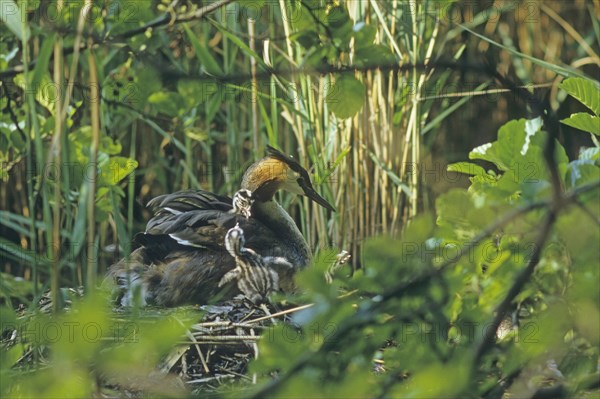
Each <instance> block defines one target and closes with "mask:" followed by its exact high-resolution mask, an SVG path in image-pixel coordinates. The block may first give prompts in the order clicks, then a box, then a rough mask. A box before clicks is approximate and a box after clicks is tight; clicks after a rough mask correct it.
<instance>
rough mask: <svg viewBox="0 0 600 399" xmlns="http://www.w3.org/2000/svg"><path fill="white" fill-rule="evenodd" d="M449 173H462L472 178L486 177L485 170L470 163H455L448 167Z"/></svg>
mask: <svg viewBox="0 0 600 399" xmlns="http://www.w3.org/2000/svg"><path fill="white" fill-rule="evenodd" d="M448 171H449V172H458V173H464V174H467V175H472V176H481V175H487V173H486V171H485V169H483V168H482V167H481V166H479V165H476V164H474V163H471V162H456V163H453V164H450V165H448Z"/></svg>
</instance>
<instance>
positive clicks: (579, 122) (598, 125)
mask: <svg viewBox="0 0 600 399" xmlns="http://www.w3.org/2000/svg"><path fill="white" fill-rule="evenodd" d="M561 122H562V123H564V124H565V125H569V126H571V127H574V128H575V129H579V130H583V131H584V132H588V133H593V134H595V135H596V136H600V118H599V117H597V116H594V115H590V114H588V113H585V112H578V113H576V114H571V116H570V117H568V118H566V119H563V120H561Z"/></svg>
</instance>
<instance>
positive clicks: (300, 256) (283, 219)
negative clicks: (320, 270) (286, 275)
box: [252, 200, 311, 267]
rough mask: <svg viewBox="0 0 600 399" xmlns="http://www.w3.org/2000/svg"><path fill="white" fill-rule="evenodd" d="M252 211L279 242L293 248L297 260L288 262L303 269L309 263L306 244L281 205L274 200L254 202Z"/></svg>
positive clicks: (309, 258) (309, 256)
mask: <svg viewBox="0 0 600 399" xmlns="http://www.w3.org/2000/svg"><path fill="white" fill-rule="evenodd" d="M252 211H253V214H254V215H255V217H256V218H257V219H258V220H260V221H261V222H262V223H263V224H264V225H265V226H267V227H268V228H270V229H271V230H272V231H273V232H275V233H276V234H277V235H278V236H279V237H280V238H281V239H280V241H281V242H284V243H286V244H288V245H290V246H291V247H293V249H294V250H295V252H296V254H295V255H296V257H297V259H295V260H294V259H290V261H291V262H292V263H294V265H295V266H297V267H304V266H307V265H308V264H309V263H310V260H311V253H310V248H309V247H308V243H307V242H306V240H305V239H304V236H303V235H302V233H300V230H299V229H298V226H296V223H295V222H294V220H293V219H292V217H291V216H290V215H289V214H288V213H287V212H286V211H285V210H284V209H283V208H282V207H281V205H279V204H278V203H277V202H276V201H275V200H269V201H264V202H263V201H256V202H254V205H253V207H252ZM290 255H291V254H290Z"/></svg>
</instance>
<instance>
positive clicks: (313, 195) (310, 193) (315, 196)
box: [302, 185, 335, 212]
mask: <svg viewBox="0 0 600 399" xmlns="http://www.w3.org/2000/svg"><path fill="white" fill-rule="evenodd" d="M302 190H303V191H304V195H306V196H307V197H308V198H310V199H311V200H313V201H315V202H316V203H317V204H319V205H321V206H322V207H323V208H325V209H329V210H330V211H331V212H335V208H334V207H333V206H332V205H331V204H330V203H329V202H327V200H326V199H325V198H323V197H321V196H320V195H319V193H317V192H316V191H315V189H314V188H312V187H310V186H307V185H302Z"/></svg>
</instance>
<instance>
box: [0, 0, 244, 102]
mask: <svg viewBox="0 0 600 399" xmlns="http://www.w3.org/2000/svg"><path fill="white" fill-rule="evenodd" d="M232 1H233V0H219V1H215V2H214V3H211V4H209V5H206V6H204V7H202V8H199V9H198V10H196V11H194V12H191V13H188V14H184V15H179V16H175V17H173V15H174V14H173V13H170V12H167V13H165V14H163V15H161V16H160V17H158V18H156V19H155V20H153V21H150V22H148V23H147V24H145V25H143V26H140V27H138V28H134V29H131V30H128V31H126V32H123V33H120V34H118V35H114V36H109V37H107V38H105V39H96V40H91V41H90V42H89V43H87V44H86V43H79V42H77V41H76V42H75V45H74V46H73V47H70V48H67V49H65V50H64V52H63V55H65V56H66V55H69V54H72V53H75V52H76V51H81V50H85V49H86V48H87V47H88V46H90V45H98V44H107V43H112V42H119V41H123V40H126V39H130V38H132V37H134V36H137V35H141V34H144V33H145V32H146V31H147V30H148V29H153V28H158V27H160V26H164V25H173V24H176V23H182V22H189V21H193V20H196V19H202V18H204V17H206V16H207V15H208V14H210V13H211V12H213V11H216V10H218V9H219V8H221V7H224V6H226V5H227V4H229V3H231V2H232ZM88 9H89V8H88ZM36 63H37V60H33V61H31V62H30V63H28V68H29V69H31V68H33V67H34V66H35V64H36ZM23 71H25V67H24V65H18V66H16V67H14V68H12V69H7V70H5V71H2V72H0V78H8V77H13V76H16V75H18V74H20V73H22V72H23ZM65 103H66V102H65ZM66 104H68V103H66Z"/></svg>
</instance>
